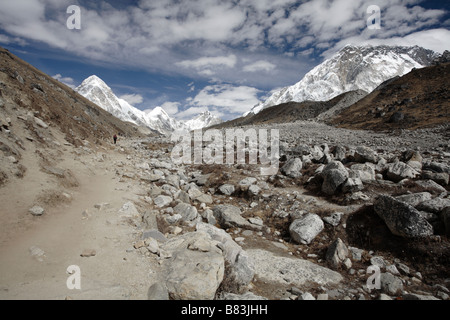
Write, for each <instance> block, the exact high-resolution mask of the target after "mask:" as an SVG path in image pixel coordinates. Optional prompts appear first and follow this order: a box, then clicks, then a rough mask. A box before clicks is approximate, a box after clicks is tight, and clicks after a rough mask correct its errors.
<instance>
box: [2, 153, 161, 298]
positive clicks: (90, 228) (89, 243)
mask: <svg viewBox="0 0 450 320" xmlns="http://www.w3.org/2000/svg"><path fill="white" fill-rule="evenodd" d="M123 157H124V155H121V154H119V153H116V152H114V153H110V154H108V159H107V160H106V161H105V162H97V163H94V162H90V163H89V165H90V166H89V167H88V166H86V167H85V168H84V170H80V173H79V172H77V179H78V182H79V187H78V188H76V189H75V190H74V191H73V192H71V193H72V201H71V202H70V203H68V204H62V205H59V206H56V207H54V208H50V209H49V210H48V211H47V212H46V213H45V214H44V215H43V216H41V217H32V218H29V217H26V218H24V217H22V218H19V219H18V221H19V222H20V221H21V219H22V220H24V219H27V220H28V223H27V227H26V228H24V227H23V226H22V227H21V226H20V223H17V224H15V226H16V227H15V228H14V230H9V239H8V241H4V242H3V243H2V245H1V247H0V299H65V298H73V299H146V295H147V290H148V288H149V286H150V285H151V284H152V283H154V282H155V281H156V277H157V272H156V270H157V268H158V266H156V265H152V262H151V261H149V259H146V258H145V257H144V256H142V255H140V254H139V253H138V252H137V251H134V250H131V249H132V246H133V242H134V241H135V240H136V239H137V237H138V234H137V229H136V228H135V227H134V226H132V225H130V224H129V223H128V222H127V220H126V219H124V218H122V217H120V214H119V213H118V211H119V209H120V208H121V207H122V205H123V204H124V203H126V202H127V201H128V200H138V199H137V198H138V196H137V194H139V193H140V192H141V190H139V186H138V185H137V184H135V183H134V182H132V181H130V182H121V181H119V180H118V179H117V178H116V177H115V172H114V170H112V169H108V168H113V167H112V166H113V163H114V161H116V160H119V159H121V158H123ZM65 159H66V161H69V162H70V161H71V160H70V159H69V160H67V157H66V158H65ZM82 163H83V162H78V163H77V166H82ZM92 163H94V167H92V166H91V164H92ZM65 165H66V166H67V165H68V164H67V163H66V164H65ZM93 172H95V174H93ZM8 190H9V192H13V190H12V189H9V188H8ZM17 191H19V190H17ZM17 191H16V192H17ZM3 192H5V190H3ZM2 196H3V197H4V196H5V194H4V193H3V195H2ZM16 202H19V201H16ZM105 203H108V205H104V206H103V207H102V208H101V209H98V208H95V205H96V204H105ZM24 206H25V204H23V203H22V207H24ZM86 210H87V211H86ZM83 212H85V214H84V215H83ZM30 219H31V220H30ZM11 226H14V224H11V225H10V227H11ZM14 231H15V232H14ZM2 238H4V237H2ZM33 247H34V248H35V251H34V252H32V250H31V249H32V248H33ZM36 248H38V249H40V250H42V251H43V252H45V255H44V256H39V254H38V255H36V253H38V252H40V251H39V250H38V249H36ZM91 249H92V250H95V251H96V255H95V256H93V257H81V256H80V255H81V253H82V252H83V251H84V250H91ZM33 253H34V255H33ZM40 260H41V261H40ZM71 265H77V266H79V267H80V270H81V290H69V289H68V288H67V285H66V281H67V279H68V277H69V276H70V275H69V274H68V273H67V268H68V267H69V266H71Z"/></svg>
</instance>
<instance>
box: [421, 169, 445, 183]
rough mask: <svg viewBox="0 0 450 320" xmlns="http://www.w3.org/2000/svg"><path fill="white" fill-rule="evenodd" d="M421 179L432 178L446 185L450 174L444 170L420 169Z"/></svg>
mask: <svg viewBox="0 0 450 320" xmlns="http://www.w3.org/2000/svg"><path fill="white" fill-rule="evenodd" d="M422 179H429V180H433V181H434V182H436V183H438V184H440V185H441V186H447V185H448V183H449V179H450V176H449V174H448V173H446V172H432V171H422Z"/></svg>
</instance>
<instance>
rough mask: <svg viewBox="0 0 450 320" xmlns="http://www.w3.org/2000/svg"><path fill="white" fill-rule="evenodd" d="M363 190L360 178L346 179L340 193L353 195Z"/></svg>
mask: <svg viewBox="0 0 450 320" xmlns="http://www.w3.org/2000/svg"><path fill="white" fill-rule="evenodd" d="M363 189H364V185H363V183H362V181H361V179H360V178H348V179H347V181H346V182H345V183H344V184H343V185H342V192H344V193H353V192H358V191H361V190H363Z"/></svg>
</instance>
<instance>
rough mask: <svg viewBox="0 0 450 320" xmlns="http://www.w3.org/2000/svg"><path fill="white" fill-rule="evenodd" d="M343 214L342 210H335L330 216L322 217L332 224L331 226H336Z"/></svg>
mask: <svg viewBox="0 0 450 320" xmlns="http://www.w3.org/2000/svg"><path fill="white" fill-rule="evenodd" d="M343 215H344V214H343V213H342V212H335V213H333V214H332V215H331V216H328V217H325V218H323V221H325V222H326V223H328V224H330V225H332V226H333V227H337V226H338V225H339V223H340V222H341V218H342V216H343Z"/></svg>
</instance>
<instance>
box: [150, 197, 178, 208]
mask: <svg viewBox="0 0 450 320" xmlns="http://www.w3.org/2000/svg"><path fill="white" fill-rule="evenodd" d="M172 201H173V199H172V197H169V196H163V195H160V196H157V197H156V198H155V199H154V200H153V202H154V203H155V205H156V206H157V207H158V208H163V207H166V206H168V205H169V204H170V203H171V202H172Z"/></svg>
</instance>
